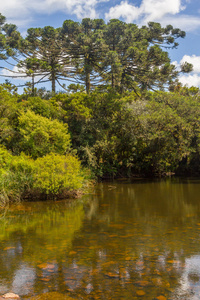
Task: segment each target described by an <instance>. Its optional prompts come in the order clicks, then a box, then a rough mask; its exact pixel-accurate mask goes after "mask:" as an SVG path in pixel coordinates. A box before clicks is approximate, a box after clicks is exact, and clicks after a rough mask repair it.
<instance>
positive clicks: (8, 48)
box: [0, 15, 192, 94]
mask: <svg viewBox="0 0 200 300" xmlns="http://www.w3.org/2000/svg"><path fill="white" fill-rule="evenodd" d="M4 23H5V18H4V17H3V16H2V15H0V29H1V31H0V55H1V56H0V58H3V59H6V58H7V57H8V56H12V57H14V56H15V59H16V61H17V62H18V66H19V67H20V68H21V70H23V72H24V74H25V75H26V76H30V77H32V83H31V85H32V93H33V94H34V87H35V84H36V83H39V82H40V83H41V82H46V81H51V85H52V92H53V93H55V91H56V82H57V83H58V84H59V85H60V86H61V87H65V86H66V84H63V80H64V81H66V82H67V83H68V82H69V81H71V82H73V83H76V84H80V83H81V84H84V85H85V90H86V92H87V93H88V94H89V93H90V91H91V90H93V89H94V88H95V87H96V86H99V85H100V86H111V87H112V89H114V90H117V91H118V92H120V93H123V91H125V90H134V91H135V92H136V93H137V91H138V89H140V90H149V89H161V90H162V89H166V88H167V87H169V86H170V85H172V84H173V82H174V81H175V80H176V79H177V76H178V71H177V70H176V68H175V66H174V65H173V64H171V62H170V58H169V55H168V52H167V51H166V49H167V48H176V47H177V46H178V43H177V39H178V38H184V37H185V32H184V31H181V30H180V29H178V28H173V27H172V26H171V25H168V26H166V27H162V26H161V25H160V24H159V23H154V22H150V23H149V24H148V26H142V27H141V28H139V27H138V26H137V25H136V24H127V23H125V22H122V21H120V20H117V19H112V20H110V21H109V22H108V23H107V24H105V22H104V21H103V20H102V19H95V20H91V19H89V18H86V19H83V20H82V22H81V23H79V22H74V21H71V20H66V21H65V22H64V23H63V25H62V27H61V28H56V29H55V28H53V27H51V26H45V27H44V28H29V29H28V30H27V36H26V37H25V38H22V37H21V36H20V35H19V33H18V32H17V30H16V26H15V25H10V24H9V25H8V24H4ZM2 31H3V32H4V33H2ZM16 50H17V54H18V57H17V56H16ZM191 69H192V66H191V65H190V64H187V63H185V64H184V65H183V66H182V69H181V71H182V72H189V71H191ZM36 78H37V79H36ZM38 78H39V79H38Z"/></svg>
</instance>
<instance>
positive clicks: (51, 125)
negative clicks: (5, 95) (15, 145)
mask: <svg viewBox="0 0 200 300" xmlns="http://www.w3.org/2000/svg"><path fill="white" fill-rule="evenodd" d="M19 131H20V134H21V140H20V151H24V152H25V153H26V154H27V155H30V156H32V157H33V158H37V157H40V156H44V155H46V154H48V153H50V152H56V153H59V154H65V153H66V152H68V151H69V150H70V135H69V133H68V126H67V124H62V123H60V122H59V121H57V120H50V119H47V118H45V117H42V116H39V115H36V114H35V113H34V112H32V111H27V112H26V113H22V114H21V116H20V117H19Z"/></svg>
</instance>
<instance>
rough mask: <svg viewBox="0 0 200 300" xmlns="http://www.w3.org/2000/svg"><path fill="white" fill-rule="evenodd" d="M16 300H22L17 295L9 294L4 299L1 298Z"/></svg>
mask: <svg viewBox="0 0 200 300" xmlns="http://www.w3.org/2000/svg"><path fill="white" fill-rule="evenodd" d="M5 299H7V300H16V299H20V297H19V296H18V295H17V294H14V293H7V294H5V295H3V296H2V297H1V296H0V300H5Z"/></svg>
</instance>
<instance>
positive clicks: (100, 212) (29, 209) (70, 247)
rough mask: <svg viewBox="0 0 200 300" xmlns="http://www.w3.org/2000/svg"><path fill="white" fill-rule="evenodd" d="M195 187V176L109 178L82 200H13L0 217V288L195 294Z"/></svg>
mask: <svg viewBox="0 0 200 300" xmlns="http://www.w3.org/2000/svg"><path fill="white" fill-rule="evenodd" d="M113 186H114V187H115V188H112V187H113ZM199 191H200V182H199V181H188V182H181V181H178V180H177V181H173V180H163V181H152V182H138V183H122V182H120V183H119V182H118V183H116V182H114V183H103V184H99V185H98V186H97V189H96V191H95V193H94V194H93V195H89V196H87V197H85V198H87V200H89V201H86V202H84V201H83V200H82V199H81V201H78V202H77V203H74V204H72V203H71V204H68V203H67V202H63V201H62V202H58V203H48V202H46V203H26V204H23V205H20V206H19V207H18V208H17V207H16V208H15V209H14V210H13V211H12V210H11V211H9V213H8V214H7V216H6V219H5V220H4V221H1V222H2V232H1V233H0V238H1V245H2V248H1V249H2V250H0V264H1V269H0V286H1V287H0V292H1V293H5V292H8V291H9V290H13V291H14V292H16V293H19V294H20V295H21V296H22V298H24V299H30V297H31V296H32V295H36V294H42V293H46V292H52V291H59V292H60V293H63V294H65V295H70V296H72V297H75V298H77V299H140V298H141V297H143V298H144V299H147V300H148V299H151V300H152V299H172V300H175V299H192V300H195V299H198V298H195V297H198V296H197V295H199V294H200V282H199V278H200V268H199V267H198V266H199V265H200V264H199V262H200V256H199V249H200V238H199V233H200V230H199V229H200V213H199V212H200V202H199V201H198V200H199V199H198V195H199ZM180 297H181V298H180Z"/></svg>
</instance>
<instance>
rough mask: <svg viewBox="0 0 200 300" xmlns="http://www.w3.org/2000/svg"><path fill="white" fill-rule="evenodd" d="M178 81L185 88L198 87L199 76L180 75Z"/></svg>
mask: <svg viewBox="0 0 200 300" xmlns="http://www.w3.org/2000/svg"><path fill="white" fill-rule="evenodd" d="M179 81H180V82H181V83H182V84H183V85H186V86H187V87H191V86H196V87H200V75H198V74H190V75H181V76H179Z"/></svg>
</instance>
